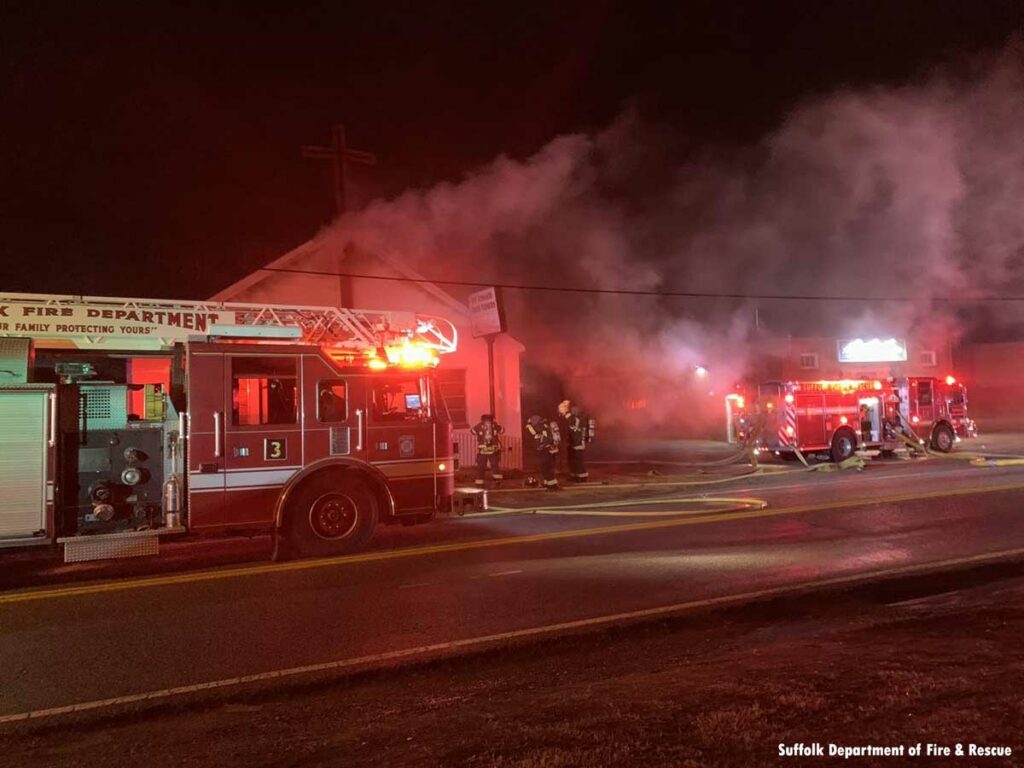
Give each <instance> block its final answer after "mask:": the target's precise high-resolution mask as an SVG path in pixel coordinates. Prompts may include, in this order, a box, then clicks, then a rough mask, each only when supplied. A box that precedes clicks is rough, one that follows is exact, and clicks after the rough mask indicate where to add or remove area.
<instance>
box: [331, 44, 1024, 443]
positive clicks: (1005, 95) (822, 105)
mask: <svg viewBox="0 0 1024 768" xmlns="http://www.w3.org/2000/svg"><path fill="white" fill-rule="evenodd" d="M1022 51H1024V48H1022V46H1021V45H1020V44H1019V43H1018V42H1014V43H1011V44H1010V45H1009V46H1008V47H1007V48H1006V49H1005V50H1003V51H1002V52H1000V53H999V54H998V55H993V56H991V57H990V58H989V59H987V60H986V61H985V62H982V63H977V62H975V63H974V64H972V65H971V67H969V71H968V72H966V73H964V72H957V73H953V72H941V73H936V74H934V75H932V76H931V77H930V78H929V79H927V80H926V81H922V82H920V83H917V84H914V85H904V86H901V87H875V88H868V89H862V90H857V91H844V92H839V93H834V94H831V95H829V96H826V97H823V98H817V99H814V100H811V101H808V102H806V103H804V104H802V105H800V106H799V107H797V108H795V109H793V110H792V112H791V113H790V114H788V115H787V116H786V117H785V118H784V119H783V120H782V122H781V123H780V125H778V127H777V129H776V130H774V131H773V132H772V133H770V134H769V135H766V136H764V137H763V138H762V140H761V141H759V142H758V143H757V144H756V145H753V146H747V147H740V148H737V147H708V146H706V145H704V146H699V147H694V146H692V145H690V144H689V143H688V142H687V141H686V140H685V138H684V137H679V136H677V135H674V134H673V133H672V132H671V131H670V130H668V129H666V128H665V127H663V126H656V125H650V124H648V123H646V122H645V121H644V120H642V119H641V118H640V117H639V116H638V115H637V113H636V112H634V111H627V112H626V113H625V114H623V115H622V116H621V117H620V118H619V119H617V120H616V121H615V122H614V123H613V124H612V125H610V126H609V127H608V128H606V129H605V130H603V131H600V132H598V133H594V134H582V133H581V134H573V135H566V136H560V137H558V138H556V139H554V140H553V141H551V142H550V143H549V144H548V145H547V146H545V147H543V148H542V149H541V150H540V151H538V152H537V153H536V154H535V155H534V156H532V157H529V158H527V159H525V160H514V159H510V158H507V157H500V158H498V159H497V160H495V161H494V162H492V163H491V164H490V165H488V166H486V167H484V168H481V169H479V170H478V171H476V172H475V173H472V174H471V175H469V176H467V177H466V178H465V179H463V180H462V181H460V182H458V183H445V184H440V185H438V186H436V187H434V188H433V189H429V190H425V191H423V190H418V191H410V192H407V193H405V194H403V195H401V196H399V197H398V198H396V199H393V200H388V201H379V202H375V203H372V204H370V205H369V206H368V207H366V208H365V209H363V210H361V211H359V212H356V213H353V214H350V215H347V216H346V217H344V218H343V219H341V220H339V221H338V222H336V223H335V224H334V225H333V226H332V227H331V228H330V229H328V230H327V231H326V232H324V233H322V235H321V237H322V238H332V239H338V240H339V241H344V242H346V243H352V244H354V245H356V246H357V247H358V248H359V249H361V250H365V251H368V252H383V253H391V254H395V255H397V256H400V257H401V258H403V259H405V260H407V261H409V262H410V263H411V264H412V265H414V266H415V267H416V268H417V269H418V270H419V271H420V272H422V273H423V274H424V275H426V276H428V277H438V278H440V277H445V278H450V279H466V280H473V281H483V282H495V283H541V284H546V285H564V286H581V287H592V288H625V289H655V290H658V289H660V290H681V291H709V292H729V293H750V294H786V295H792V294H799V295H826V296H829V295H842V296H867V297H870V296H875V297H878V296H892V295H897V296H906V297H908V298H912V299H914V301H913V302H910V303H901V304H895V303H884V302H838V301H815V302H782V301H760V302H756V303H755V302H753V301H742V300H739V301H738V300H714V299H680V298H649V297H622V296H606V295H592V294H550V293H527V292H519V291H510V292H507V294H506V298H507V300H508V303H509V315H510V330H511V332H512V334H513V335H515V336H516V337H518V338H519V339H520V340H522V341H523V342H524V343H525V344H526V346H527V354H526V360H527V361H528V362H529V363H531V364H533V365H536V366H539V367H541V368H542V369H544V370H547V371H549V372H551V373H554V374H556V375H558V376H560V377H562V378H563V380H565V382H566V386H567V387H568V388H569V389H570V390H571V394H572V395H573V396H575V397H576V398H578V399H580V400H581V401H583V402H584V403H585V404H586V405H588V406H589V407H590V408H593V409H594V410H595V411H597V412H599V413H601V415H602V416H604V417H605V419H609V418H610V419H629V418H633V417H635V416H637V414H638V413H639V412H641V411H642V412H643V413H642V414H641V415H642V417H643V418H645V419H648V420H651V421H654V422H659V421H664V422H668V423H673V424H678V423H679V421H680V420H682V419H684V418H685V417H684V416H683V414H690V416H689V418H691V419H696V420H697V421H698V422H699V421H700V420H701V419H702V418H703V417H704V416H703V414H702V409H700V408H697V409H695V408H694V406H693V404H694V403H695V402H700V403H706V405H707V416H706V418H707V419H713V418H717V417H718V416H719V415H720V412H721V399H720V395H721V393H722V392H723V391H725V389H726V388H728V387H729V386H731V384H732V382H734V381H735V380H736V379H737V378H739V377H740V376H741V375H742V374H743V372H744V370H745V368H746V365H747V361H748V356H749V354H750V351H751V348H752V347H754V346H756V344H757V338H758V336H757V333H756V332H755V329H754V316H755V315H754V310H755V305H756V307H757V309H758V316H759V317H760V319H761V323H762V325H763V326H764V330H766V331H767V332H770V333H775V334H781V335H785V334H793V335H832V336H834V335H839V334H844V335H862V334H874V333H879V332H882V333H891V334H906V333H908V332H913V331H915V330H916V331H922V330H925V329H928V330H930V329H934V328H940V329H942V330H945V331H946V332H949V331H950V330H951V329H956V330H960V329H963V328H965V327H969V326H970V324H971V323H979V322H984V323H987V324H991V323H992V322H993V318H992V314H991V313H988V317H987V318H986V317H985V313H982V312H979V311H977V305H974V304H969V303H965V304H964V305H963V306H961V305H960V304H959V303H958V302H953V303H948V302H946V301H945V300H944V299H945V298H947V297H960V298H962V299H964V300H966V299H969V298H971V297H975V296H979V295H986V294H993V293H1011V292H1013V291H1015V290H1019V289H1020V288H1021V287H1022V282H1024V280H1022V278H1024V268H1022V267H1024V215H1022V214H1024V211H1022V203H1024V130H1021V126H1022V125H1024V55H1022ZM452 292H453V293H456V295H464V293H465V292H462V293H461V294H460V292H459V291H458V290H455V289H453V291H452ZM1022 292H1024V291H1022ZM1010 306H1011V305H1006V306H1000V307H999V311H1000V313H1001V314H1000V315H999V316H998V318H997V319H998V320H999V321H1000V322H1010V321H1013V322H1016V321H1018V320H1019V319H1020V313H1019V312H1018V311H1016V310H1013V311H1010ZM697 366H703V367H704V368H706V369H707V370H708V371H710V375H709V376H707V377H699V376H697V375H696V374H695V370H696V367H697ZM711 392H715V393H716V395H715V396H714V397H712V396H711V395H710V393H711ZM644 405H646V407H643V406H644Z"/></svg>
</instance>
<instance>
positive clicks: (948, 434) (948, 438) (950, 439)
mask: <svg viewBox="0 0 1024 768" xmlns="http://www.w3.org/2000/svg"><path fill="white" fill-rule="evenodd" d="M955 442H956V435H954V434H953V430H952V429H950V427H949V425H948V424H939V425H938V426H937V427H936V428H935V429H934V430H933V431H932V448H934V449H935V450H936V451H941V452H942V453H949V452H950V451H952V450H953V444H954V443H955Z"/></svg>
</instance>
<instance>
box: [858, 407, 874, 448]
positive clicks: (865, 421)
mask: <svg viewBox="0 0 1024 768" xmlns="http://www.w3.org/2000/svg"><path fill="white" fill-rule="evenodd" d="M872 426H873V425H872V423H871V417H870V416H869V415H868V407H867V406H866V405H864V404H863V403H861V406H860V439H861V442H862V443H865V444H866V443H870V442H871V428H872Z"/></svg>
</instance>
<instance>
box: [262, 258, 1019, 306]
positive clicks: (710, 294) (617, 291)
mask: <svg viewBox="0 0 1024 768" xmlns="http://www.w3.org/2000/svg"><path fill="white" fill-rule="evenodd" d="M260 269H261V271H263V272H280V273H284V274H292V275H319V276H323V277H348V278H353V279H359V280H388V281H393V282H401V283H433V284H436V285H457V286H461V287H464V288H501V289H503V290H510V291H547V292H549V293H589V294H598V295H609V296H656V297H667V298H684V299H760V300H765V301H858V302H872V301H877V302H904V303H915V302H922V301H938V302H984V301H1024V296H964V297H956V298H951V297H948V296H933V297H930V298H927V299H922V298H914V297H910V296H827V295H824V294H785V293H725V292H723V293H719V292H714V291H656V290H641V289H632V288H584V287H581V286H567V285H531V284H525V283H488V282H477V281H474V280H443V279H437V280H435V279H433V278H427V277H396V276H392V275H364V274H360V273H358V272H331V271H328V270H319V269H294V268H291V267H261V268H260Z"/></svg>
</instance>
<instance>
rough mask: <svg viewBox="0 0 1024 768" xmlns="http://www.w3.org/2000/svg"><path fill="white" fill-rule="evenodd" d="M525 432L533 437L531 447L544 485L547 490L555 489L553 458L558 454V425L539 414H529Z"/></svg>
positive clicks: (556, 486)
mask: <svg viewBox="0 0 1024 768" xmlns="http://www.w3.org/2000/svg"><path fill="white" fill-rule="evenodd" d="M526 433H527V434H528V435H529V436H530V437H532V438H533V447H534V450H535V451H536V454H537V464H538V467H539V469H540V476H541V480H542V482H543V484H544V487H545V488H546V489H547V490H549V491H557V490H558V479H557V478H556V477H555V458H556V457H557V456H558V446H559V434H558V425H557V424H556V423H554V422H551V423H548V422H547V421H545V420H544V419H543V418H541V417H540V416H531V417H530V420H529V421H528V422H527V423H526Z"/></svg>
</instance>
